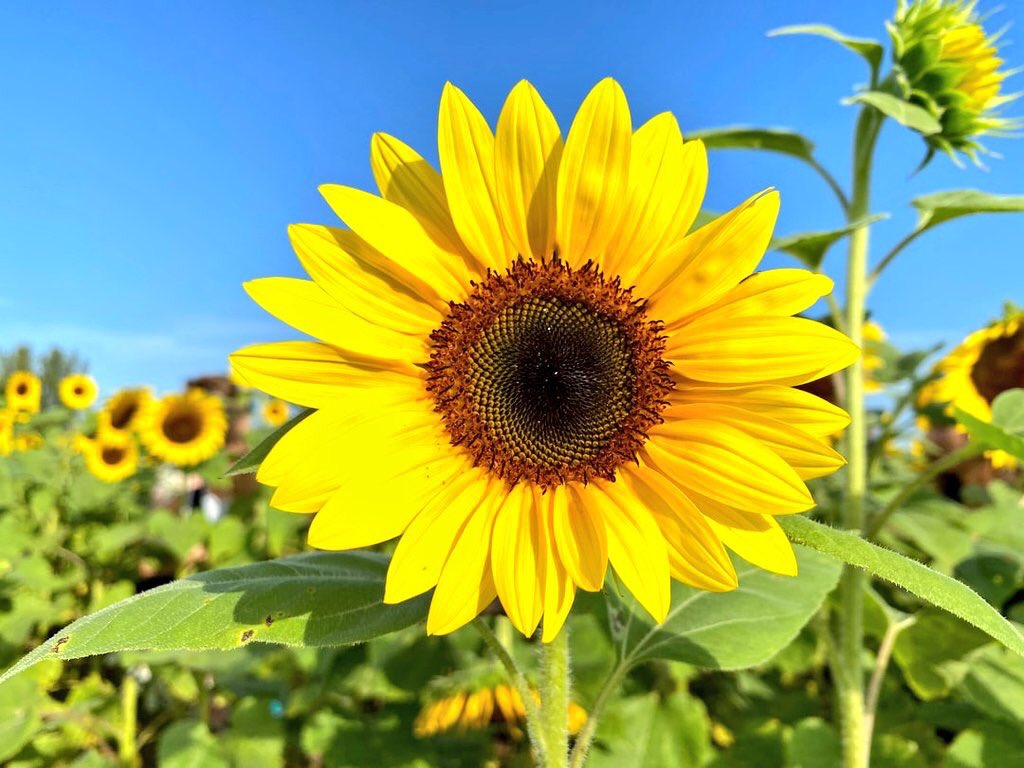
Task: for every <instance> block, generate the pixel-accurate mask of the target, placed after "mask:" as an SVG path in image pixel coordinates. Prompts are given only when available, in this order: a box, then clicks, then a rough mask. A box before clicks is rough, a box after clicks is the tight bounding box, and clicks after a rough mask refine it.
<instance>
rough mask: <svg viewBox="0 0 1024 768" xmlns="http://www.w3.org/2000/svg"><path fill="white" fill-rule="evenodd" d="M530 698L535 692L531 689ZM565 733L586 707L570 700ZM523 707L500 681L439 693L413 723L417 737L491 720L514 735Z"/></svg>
mask: <svg viewBox="0 0 1024 768" xmlns="http://www.w3.org/2000/svg"><path fill="white" fill-rule="evenodd" d="M531 693H532V694H533V697H534V700H536V701H538V702H539V700H540V699H539V695H538V694H537V692H536V691H531ZM567 718H568V721H567V722H568V728H569V733H570V734H572V735H576V734H577V733H579V730H580V728H582V727H583V724H584V723H585V722H586V721H587V711H586V710H585V709H583V707H581V706H579V705H578V704H576V703H575V702H570V704H569V710H568V713H567ZM525 721H526V709H525V707H524V706H523V699H522V697H521V696H520V695H519V692H518V691H517V690H516V689H515V688H513V687H512V686H511V685H506V684H504V683H503V684H500V685H495V686H489V687H484V688H480V689H478V690H475V691H471V692H466V691H459V692H456V693H453V694H451V695H448V696H442V697H440V698H437V699H435V700H434V701H432V702H430V703H429V704H427V705H426V706H425V707H423V709H422V710H421V711H420V713H419V715H418V716H417V718H416V722H415V724H414V725H413V729H414V732H415V734H416V735H417V736H419V737H421V738H422V737H425V736H433V735H435V734H438V733H443V732H445V731H451V730H458V731H468V730H483V729H484V728H487V727H488V726H489V725H490V724H491V723H492V722H495V723H503V724H504V725H505V726H506V727H507V728H508V729H509V732H510V733H512V734H513V735H514V736H517V737H518V736H520V735H521V734H522V729H521V725H522V724H523V723H524V722H525Z"/></svg>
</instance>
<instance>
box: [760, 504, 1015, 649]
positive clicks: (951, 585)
mask: <svg viewBox="0 0 1024 768" xmlns="http://www.w3.org/2000/svg"><path fill="white" fill-rule="evenodd" d="M776 519H777V520H778V521H779V523H780V524H781V525H782V527H783V529H785V531H786V533H787V534H788V535H789V537H790V538H791V539H792V540H793V541H795V542H798V543H800V544H803V545H804V546H808V547H811V548H813V549H816V550H818V551H819V552H824V553H825V554H827V555H831V556H832V557H834V558H836V559H837V560H841V561H842V562H844V563H848V564H849V565H855V566H857V567H859V568H863V569H864V570H866V571H867V572H868V573H870V574H872V575H873V576H877V577H878V578H880V579H885V580H886V581H891V582H892V583H894V584H896V585H897V586H900V587H902V588H903V589H905V590H907V592H910V594H912V595H915V596H916V597H919V598H920V599H921V600H923V601H925V602H926V603H930V604H932V605H934V606H936V607H938V608H942V609H943V610H944V611H949V612H950V613H952V614H953V615H954V616H958V617H960V618H961V619H963V620H964V621H966V622H967V623H968V624H973V625H974V626H975V627H977V628H978V629H980V630H981V631H982V632H984V633H985V634H987V635H988V636H989V637H992V638H993V639H995V640H998V641H999V642H1000V643H1002V644H1003V645H1005V646H1006V647H1007V648H1009V649H1011V650H1013V651H1014V652H1016V653H1018V654H1021V655H1022V656H1024V636H1022V635H1021V633H1020V632H1019V631H1018V630H1017V629H1016V628H1015V627H1014V626H1013V625H1012V624H1010V623H1009V622H1008V621H1007V620H1006V619H1004V618H1003V617H1002V616H1000V615H999V613H998V611H996V610H995V609H994V608H993V607H992V606H991V605H989V604H988V603H986V602H985V601H984V600H983V599H982V598H981V596H979V595H978V594H977V593H976V592H974V591H972V590H971V589H970V587H968V586H966V585H965V584H961V583H960V582H959V581H956V580H955V579H951V578H950V577H949V576H943V575H942V574H941V573H937V572H936V571H933V570H932V569H931V568H928V567H926V566H924V565H921V563H918V562H915V561H913V560H910V559H908V558H906V557H903V555H898V554H896V553H895V552H891V551H889V550H887V549H883V548H882V547H879V546H877V545H875V544H872V543H871V542H869V541H865V540H864V539H862V538H861V537H860V536H858V535H857V534H855V533H851V532H849V531H837V530H835V529H834V528H829V527H828V526H827V525H822V524H820V523H815V522H814V521H812V520H808V519H807V518H806V517H801V516H800V515H787V516H785V517H779V518H776Z"/></svg>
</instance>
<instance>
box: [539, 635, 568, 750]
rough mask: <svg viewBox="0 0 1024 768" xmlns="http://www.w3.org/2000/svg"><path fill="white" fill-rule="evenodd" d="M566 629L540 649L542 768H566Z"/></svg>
mask: <svg viewBox="0 0 1024 768" xmlns="http://www.w3.org/2000/svg"><path fill="white" fill-rule="evenodd" d="M569 685H570V683H569V630H568V627H562V631H561V632H559V633H558V635H557V636H556V637H555V639H554V640H552V641H551V642H550V643H545V644H543V645H542V646H541V678H540V716H541V727H542V728H543V729H544V746H545V748H546V749H547V762H545V763H544V766H545V768H568V765H569Z"/></svg>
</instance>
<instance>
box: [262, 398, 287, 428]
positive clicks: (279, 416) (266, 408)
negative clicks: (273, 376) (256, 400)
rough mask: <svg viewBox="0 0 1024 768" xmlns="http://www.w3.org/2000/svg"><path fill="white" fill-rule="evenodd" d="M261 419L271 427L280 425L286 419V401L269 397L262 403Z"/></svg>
mask: <svg viewBox="0 0 1024 768" xmlns="http://www.w3.org/2000/svg"><path fill="white" fill-rule="evenodd" d="M263 420H264V421H265V422H267V424H269V425H270V426H272V427H280V426H281V425H282V424H284V423H285V422H286V421H288V403H286V402H285V401H284V400H277V399H271V400H267V402H265V403H264V404H263Z"/></svg>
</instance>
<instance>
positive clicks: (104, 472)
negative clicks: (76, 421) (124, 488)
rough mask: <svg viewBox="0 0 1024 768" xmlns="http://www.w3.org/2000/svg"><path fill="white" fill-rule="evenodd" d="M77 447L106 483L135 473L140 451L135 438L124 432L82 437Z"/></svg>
mask: <svg viewBox="0 0 1024 768" xmlns="http://www.w3.org/2000/svg"><path fill="white" fill-rule="evenodd" d="M76 448H77V449H78V450H79V451H80V452H81V454H82V456H83V458H84V459H85V466H86V468H87V469H88V470H89V472H91V473H92V474H93V475H94V476H95V477H96V478H98V479H100V480H102V481H103V482H105V483H118V482H120V481H122V480H126V479H127V478H129V477H131V476H132V475H134V474H135V470H136V469H137V468H138V464H139V451H138V448H137V447H136V445H135V440H134V438H132V437H131V436H130V435H127V434H125V433H122V432H108V433H106V434H99V435H97V436H96V437H94V438H88V437H82V438H81V439H80V440H78V441H76Z"/></svg>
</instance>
